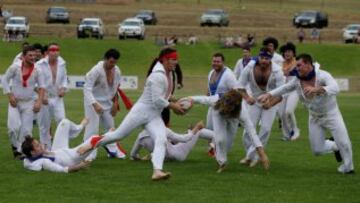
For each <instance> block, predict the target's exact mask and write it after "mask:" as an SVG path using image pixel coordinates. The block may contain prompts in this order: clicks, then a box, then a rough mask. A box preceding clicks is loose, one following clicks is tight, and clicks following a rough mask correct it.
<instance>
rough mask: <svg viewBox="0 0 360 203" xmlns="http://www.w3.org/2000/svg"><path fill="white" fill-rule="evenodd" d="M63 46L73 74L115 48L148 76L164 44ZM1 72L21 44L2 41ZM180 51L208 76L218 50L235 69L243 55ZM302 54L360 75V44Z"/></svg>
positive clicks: (203, 47) (209, 45)
mask: <svg viewBox="0 0 360 203" xmlns="http://www.w3.org/2000/svg"><path fill="white" fill-rule="evenodd" d="M51 41H53V40H52V38H30V39H29V42H31V43H33V42H40V43H49V42H51ZM55 41H56V42H58V43H59V44H60V46H61V55H62V56H63V57H64V59H65V60H66V61H67V64H68V73H69V74H81V75H84V74H85V73H86V72H87V71H88V70H89V69H90V68H91V67H92V66H93V65H95V64H96V62H97V61H98V60H100V59H101V58H102V56H103V54H104V52H105V51H106V50H107V49H108V48H111V47H114V48H117V49H119V50H120V52H121V58H120V60H119V65H120V68H121V71H122V72H123V74H125V75H139V76H145V74H146V72H147V69H148V67H149V65H150V63H151V61H152V60H153V58H154V57H156V56H157V55H158V53H159V50H160V47H158V46H156V45H155V44H154V43H153V41H148V40H145V41H137V40H129V41H119V40H111V39H107V40H102V41H98V40H89V39H86V40H78V39H70V38H67V39H61V40H55ZM0 49H1V50H3V51H2V52H1V55H0V73H4V72H5V70H6V68H7V67H8V66H9V65H10V63H11V62H12V60H13V58H14V56H15V55H16V54H17V53H19V49H20V43H6V42H0ZM177 49H178V50H179V55H180V59H179V62H180V64H181V66H182V69H183V72H184V74H185V75H188V76H194V75H201V76H205V75H207V73H208V72H209V69H210V65H211V56H212V54H214V53H215V52H223V53H224V55H225V58H226V64H227V65H228V66H229V67H231V68H233V67H234V65H235V63H236V61H237V59H238V58H240V57H241V49H222V48H220V46H219V44H218V43H216V42H203V43H200V44H198V45H195V46H187V45H184V44H181V45H179V46H177ZM258 49H259V47H256V48H254V50H253V54H256V53H257V52H258ZM297 52H298V53H302V52H307V53H310V54H311V55H313V56H314V58H315V59H316V60H317V61H319V63H320V64H321V65H322V68H323V69H325V70H328V71H330V72H331V73H332V74H333V75H335V76H358V75H360V66H359V64H360V58H359V57H358V53H360V47H359V46H356V45H343V44H300V45H298V50H297Z"/></svg>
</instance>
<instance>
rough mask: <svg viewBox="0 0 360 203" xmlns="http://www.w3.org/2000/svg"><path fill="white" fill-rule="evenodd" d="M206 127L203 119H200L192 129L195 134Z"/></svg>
mask: <svg viewBox="0 0 360 203" xmlns="http://www.w3.org/2000/svg"><path fill="white" fill-rule="evenodd" d="M203 128H204V122H203V121H199V122H198V123H196V125H195V127H194V128H193V129H192V132H193V133H194V134H196V133H197V132H198V131H199V130H201V129H203Z"/></svg>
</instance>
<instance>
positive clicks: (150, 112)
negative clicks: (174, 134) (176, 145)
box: [97, 48, 184, 180]
mask: <svg viewBox="0 0 360 203" xmlns="http://www.w3.org/2000/svg"><path fill="white" fill-rule="evenodd" d="M158 58H159V62H158V63H157V64H156V65H155V67H154V68H153V70H152V73H151V74H150V75H149V77H148V78H147V79H146V82H145V87H144V91H143V93H142V95H141V96H140V98H139V99H138V101H137V102H136V103H135V105H134V106H133V107H132V109H131V110H130V112H129V113H128V114H127V115H126V117H125V118H124V120H123V121H122V123H121V124H120V126H119V127H118V128H117V129H116V130H115V131H113V132H108V133H106V134H105V135H104V138H103V139H102V140H100V142H99V144H98V145H97V146H103V145H105V144H108V143H112V142H115V141H117V140H121V139H123V138H125V137H126V136H128V135H129V134H130V133H131V132H132V131H133V130H134V129H135V128H137V127H139V126H143V127H145V129H146V130H147V131H148V132H149V133H150V135H151V137H152V139H154V142H155V144H154V151H153V156H152V159H151V161H152V163H153V169H154V171H153V175H152V179H153V180H163V179H167V178H169V177H170V173H167V172H164V171H162V169H163V162H164V158H165V152H166V140H167V139H166V127H165V124H164V122H163V120H162V118H161V112H162V110H163V109H164V108H166V107H169V108H171V109H173V110H174V111H175V112H176V113H178V114H183V113H184V110H183V109H182V108H181V106H180V105H179V104H177V103H174V102H169V101H168V99H169V98H170V96H171V90H172V87H173V83H172V81H173V80H172V74H171V71H173V70H174V68H175V66H176V63H177V53H176V51H175V50H174V49H172V48H165V49H163V50H162V51H161V52H160V54H159V57H158Z"/></svg>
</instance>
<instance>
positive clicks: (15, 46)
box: [0, 0, 360, 202]
mask: <svg viewBox="0 0 360 203" xmlns="http://www.w3.org/2000/svg"><path fill="white" fill-rule="evenodd" d="M0 2H1V3H4V9H11V10H13V11H14V13H15V15H25V16H28V17H29V18H30V22H31V32H32V33H31V35H32V37H31V38H29V42H31V43H34V42H40V43H49V42H52V41H56V42H58V43H59V44H60V46H61V55H62V56H63V57H64V58H65V60H66V61H67V65H68V73H69V74H72V75H83V74H85V73H86V72H87V71H88V70H89V69H90V68H91V67H92V66H93V65H94V64H95V63H96V62H97V61H98V60H100V59H101V58H102V55H103V53H104V51H105V50H107V49H108V48H110V47H114V48H118V49H119V50H120V51H121V54H122V56H121V59H120V60H119V66H120V68H121V70H122V73H123V74H124V75H137V76H139V90H137V91H126V92H127V94H128V95H129V96H130V97H131V98H132V99H133V100H134V101H135V100H136V99H137V98H138V97H139V95H140V94H141V90H142V85H143V82H144V78H145V73H146V70H147V68H148V66H149V64H150V62H151V61H152V59H153V58H154V57H155V56H156V55H157V54H158V52H159V50H160V47H158V46H156V45H155V44H154V35H156V34H159V35H161V36H167V35H171V34H178V35H179V36H180V37H181V38H183V37H186V36H187V35H189V33H191V32H193V33H195V34H197V35H198V36H200V40H201V43H199V44H198V45H196V46H187V45H184V44H180V45H178V46H177V47H176V48H177V49H178V50H179V53H180V60H179V61H180V64H181V66H182V69H183V73H184V85H185V86H184V88H183V89H181V90H177V91H176V96H177V97H182V96H186V95H195V94H203V93H204V92H205V91H206V75H207V73H208V71H209V69H210V59H211V55H212V54H213V53H215V52H218V51H220V52H223V53H224V54H225V57H226V64H227V65H228V66H230V67H231V68H232V67H233V66H234V65H235V62H236V60H237V59H238V58H239V57H240V56H241V51H240V50H239V49H221V48H220V46H219V44H218V43H217V42H216V40H217V37H218V36H219V34H221V35H222V36H225V35H231V36H237V35H239V34H246V33H256V38H257V43H259V42H261V40H262V39H263V37H264V36H268V35H273V36H276V37H278V38H279V40H280V41H281V43H284V42H285V41H287V40H294V39H295V33H296V29H294V28H292V27H291V18H292V16H293V14H294V13H295V12H297V11H299V10H303V9H310V8H313V9H320V10H324V11H326V12H328V14H329V17H330V25H329V28H326V29H324V30H322V36H323V39H324V41H326V42H325V43H322V44H312V43H309V42H307V43H305V44H302V45H297V46H298V53H301V52H308V53H310V54H312V55H313V56H314V57H315V59H316V60H317V61H318V62H319V63H320V64H321V65H322V67H321V68H322V69H325V70H328V71H329V72H331V73H332V74H333V75H334V76H336V77H347V78H351V80H350V82H351V87H357V88H355V89H354V91H353V92H351V93H341V94H340V95H339V97H338V101H339V105H340V108H341V111H342V114H343V116H344V120H345V123H346V125H347V128H348V131H349V134H350V138H351V140H352V144H353V152H354V163H355V168H356V171H357V172H359V171H358V169H359V167H360V164H359V161H360V159H359V157H360V152H359V148H360V138H359V132H360V127H359V124H358V123H359V117H360V105H359V100H360V94H359V93H358V91H356V90H358V89H360V83H359V82H357V81H358V78H359V76H360V67H359V64H360V58H359V53H360V47H359V46H356V45H344V44H341V33H342V31H341V28H343V27H344V26H345V25H347V24H349V23H356V22H358V23H359V22H360V9H359V8H360V1H358V0H311V1H310V0H288V1H283V0H276V1H267V0H223V1H218V0H164V1H162V0H139V1H135V0H98V1H97V2H100V3H97V4H75V3H68V2H70V1H69V0H64V1H61V0H54V1H52V0H46V1H44V0H2V1H0ZM55 2H57V3H55ZM55 4H56V5H64V6H66V7H68V8H70V10H71V24H69V25H61V24H60V25H59V24H51V25H46V24H45V23H44V19H45V11H46V9H47V8H48V7H49V6H50V5H55ZM143 8H149V9H153V10H155V12H156V13H157V14H158V17H159V25H157V26H155V27H151V26H148V27H147V29H148V31H147V33H148V37H147V40H145V41H137V40H129V41H118V40H115V39H114V38H115V36H116V24H117V23H119V22H120V21H122V20H123V19H124V18H126V17H129V16H133V15H134V14H135V13H136V11H137V10H139V9H143ZM207 8H224V9H226V10H227V11H229V12H230V16H231V17H230V20H231V24H230V27H229V28H216V27H212V28H201V27H200V26H199V25H198V19H199V17H200V14H201V12H203V11H204V10H206V9H207ZM86 16H99V17H102V18H103V20H104V22H105V24H106V33H107V36H106V37H105V40H102V41H98V40H77V39H74V38H71V37H74V36H75V29H76V24H77V23H78V22H79V19H80V18H82V17H86ZM1 26H2V25H1V22H0V27H1ZM0 32H1V31H0ZM34 36H35V37H34ZM258 48H259V46H257V47H256V48H255V49H254V51H253V54H256V53H257V50H258ZM19 50H20V43H5V42H0V74H3V73H4V72H5V70H6V69H7V67H8V66H9V65H10V63H11V61H12V60H13V57H14V56H15V55H16V54H17V53H18V52H19ZM353 81H355V82H353ZM65 102H66V113H67V117H68V118H69V119H71V120H73V121H77V122H79V121H80V120H81V119H82V117H83V115H84V113H83V94H82V92H81V91H71V92H69V93H68V94H67V95H66V98H65ZM7 103H8V101H7V98H6V97H5V96H4V95H0V115H1V116H0V134H1V136H0V163H1V166H0V202H360V198H359V195H358V193H359V192H358V190H359V188H360V178H359V175H358V174H356V175H351V176H346V175H341V174H338V173H337V171H336V168H337V166H338V164H337V163H336V161H335V159H334V157H333V155H332V154H329V155H325V156H321V157H315V156H314V155H313V154H312V153H311V150H310V146H309V141H308V138H307V137H308V131H307V116H308V114H307V111H306V109H305V108H304V107H303V105H301V104H299V105H298V108H297V112H296V115H297V119H298V124H299V126H300V129H301V137H300V139H299V140H298V141H296V142H283V141H281V140H280V138H281V135H280V131H279V129H278V126H277V125H276V123H275V125H274V126H273V131H272V135H271V138H270V141H269V145H268V148H267V149H266V150H267V153H268V155H269V158H270V160H271V169H270V171H269V172H268V173H266V172H264V170H263V169H262V168H261V167H260V166H258V167H255V168H252V169H250V168H247V167H244V166H241V165H239V164H238V162H239V160H240V159H241V158H242V157H243V156H244V150H243V148H242V144H241V135H242V129H239V131H238V133H237V136H236V138H235V140H234V145H233V148H232V150H231V152H230V153H229V157H228V158H229V166H228V169H227V170H226V171H225V172H224V173H222V174H216V173H215V169H216V162H215V161H214V160H213V159H212V158H210V157H208V156H207V155H206V152H207V143H206V142H205V141H203V140H200V141H199V142H198V144H197V145H196V147H195V148H194V150H193V151H192V152H191V154H190V156H189V157H188V159H187V160H186V161H185V162H182V163H177V162H166V163H165V170H168V171H171V172H172V173H173V177H172V178H171V179H170V180H169V181H165V182H159V183H154V182H152V181H151V180H150V176H151V172H152V169H151V164H150V163H149V162H134V161H130V160H128V159H126V160H115V159H107V158H106V154H105V151H104V150H100V152H99V156H98V159H97V160H96V161H95V162H94V163H93V164H92V166H91V168H90V169H89V170H86V171H82V172H79V173H76V174H54V173H49V172H41V173H36V172H31V171H26V170H25V169H23V166H22V162H20V161H16V160H13V158H12V154H11V152H10V145H9V140H8V136H7V127H6V122H7V105H8V104H7ZM121 108H122V111H121V113H120V114H118V116H117V117H116V122H115V123H116V125H118V124H120V123H121V121H122V119H123V117H124V115H125V114H126V113H127V111H125V110H124V109H125V108H124V107H123V106H122V107H121ZM206 110H207V109H206V107H203V106H196V107H194V108H193V109H192V110H191V111H190V112H189V113H188V114H187V115H186V116H184V117H180V116H175V115H172V123H171V127H172V128H173V129H174V130H175V131H177V132H185V129H186V128H187V126H188V125H189V124H191V123H195V122H196V121H198V120H204V119H205V116H206ZM54 127H55V126H54ZM139 131H140V129H138V130H136V131H134V132H133V133H132V134H131V135H130V136H129V137H128V138H126V139H125V140H123V141H122V144H123V146H124V147H125V149H127V151H130V149H131V146H132V144H133V142H134V140H135V138H136V135H137V133H138V132H139ZM37 135H38V130H37V127H36V126H34V136H35V137H37ZM81 141H82V137H81V136H80V137H79V138H76V139H75V140H73V141H71V145H72V146H76V145H77V144H79V143H80V142H81Z"/></svg>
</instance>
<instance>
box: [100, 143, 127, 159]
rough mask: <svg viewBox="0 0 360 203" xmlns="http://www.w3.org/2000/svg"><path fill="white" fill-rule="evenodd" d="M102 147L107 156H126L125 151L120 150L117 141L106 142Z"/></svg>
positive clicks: (123, 157) (122, 157)
mask: <svg viewBox="0 0 360 203" xmlns="http://www.w3.org/2000/svg"><path fill="white" fill-rule="evenodd" d="M104 148H105V150H106V152H107V155H108V157H109V158H118V159H125V158H126V154H125V152H123V151H122V150H121V147H120V146H119V145H118V143H112V144H108V145H106V146H105V147H104Z"/></svg>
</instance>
